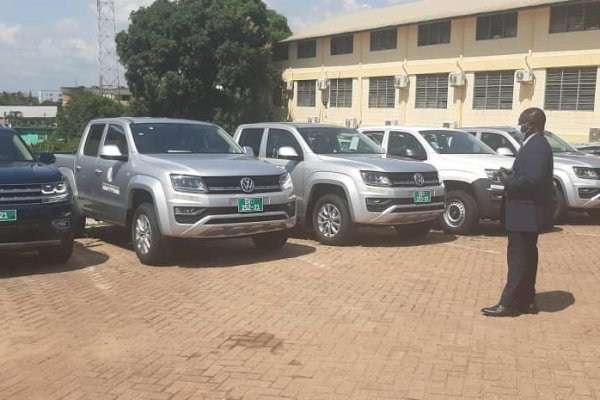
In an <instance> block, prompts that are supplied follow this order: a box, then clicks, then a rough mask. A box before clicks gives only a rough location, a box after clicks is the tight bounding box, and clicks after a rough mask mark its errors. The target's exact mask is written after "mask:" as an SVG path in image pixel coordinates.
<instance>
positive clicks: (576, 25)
mask: <svg viewBox="0 0 600 400" xmlns="http://www.w3.org/2000/svg"><path fill="white" fill-rule="evenodd" d="M551 10H552V11H551V12H550V33H560V32H577V31H592V30H598V29H600V3H598V2H597V1H595V2H589V3H583V4H565V5H559V6H553V7H552V8H551Z"/></svg>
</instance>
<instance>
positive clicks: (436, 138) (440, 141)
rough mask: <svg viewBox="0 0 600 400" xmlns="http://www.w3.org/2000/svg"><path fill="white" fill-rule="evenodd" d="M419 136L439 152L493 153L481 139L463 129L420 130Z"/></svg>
mask: <svg viewBox="0 0 600 400" xmlns="http://www.w3.org/2000/svg"><path fill="white" fill-rule="evenodd" d="M420 133H421V136H423V137H424V138H425V140H426V141H427V143H429V145H430V146H431V147H432V148H433V149H434V150H435V151H436V152H437V153H439V154H495V153H494V151H493V150H492V149H490V148H489V147H488V146H486V145H485V144H484V143H483V142H482V141H480V140H478V139H477V138H474V137H473V136H472V135H470V134H469V133H467V132H463V131H436V130H428V131H421V132H420Z"/></svg>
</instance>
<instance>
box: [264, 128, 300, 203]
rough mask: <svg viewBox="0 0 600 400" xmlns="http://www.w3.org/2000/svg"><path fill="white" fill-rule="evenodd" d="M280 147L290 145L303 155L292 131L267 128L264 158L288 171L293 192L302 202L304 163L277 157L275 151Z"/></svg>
mask: <svg viewBox="0 0 600 400" xmlns="http://www.w3.org/2000/svg"><path fill="white" fill-rule="evenodd" d="M282 147H292V148H293V149H294V150H296V153H298V155H299V156H300V157H302V158H303V157H304V151H302V146H300V142H299V141H298V140H297V139H296V137H295V136H294V134H293V133H292V132H290V131H288V130H286V129H278V128H269V130H268V132H267V141H266V144H265V148H264V158H265V160H267V161H268V162H270V163H272V164H275V165H278V166H280V167H282V168H284V169H285V170H287V171H288V172H289V173H290V175H291V176H292V182H294V193H295V194H296V196H297V198H298V202H299V203H302V202H303V200H304V194H303V193H302V189H303V186H304V163H303V162H302V161H295V160H283V159H280V158H278V157H277V153H278V151H279V149H280V148H282Z"/></svg>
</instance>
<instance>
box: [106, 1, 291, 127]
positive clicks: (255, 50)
mask: <svg viewBox="0 0 600 400" xmlns="http://www.w3.org/2000/svg"><path fill="white" fill-rule="evenodd" d="M289 35H290V30H289V27H288V25H287V21H286V19H285V17H283V16H281V15H279V14H277V13H276V12H275V11H272V10H268V9H267V7H266V5H265V4H264V3H263V2H262V1H261V0H180V1H176V2H172V1H169V0H156V1H155V2H154V3H153V4H152V5H150V6H149V7H147V8H141V9H140V10H138V11H136V12H134V13H132V14H131V24H130V25H129V28H128V30H127V31H124V32H120V33H119V34H118V35H117V39H116V40H117V52H118V54H119V57H120V59H121V62H122V63H123V65H124V66H125V69H126V73H125V76H126V78H127V83H128V84H129V87H130V89H131V91H132V93H133V97H134V99H135V100H134V103H133V105H132V110H134V111H133V112H134V113H143V114H146V115H148V116H162V117H179V118H190V119H199V120H205V121H213V122H215V123H218V124H220V125H222V126H223V127H224V128H226V129H232V128H234V127H235V126H236V125H237V124H239V123H243V122H251V121H255V120H261V119H262V120H264V119H269V118H270V117H271V116H272V115H273V113H274V107H273V104H272V93H273V92H274V89H275V87H277V86H278V85H280V83H281V76H280V72H279V71H277V69H276V68H275V67H274V66H273V63H272V60H271V56H272V54H271V51H272V50H271V49H272V44H273V43H274V42H276V41H278V40H281V39H283V38H285V37H287V36H289Z"/></svg>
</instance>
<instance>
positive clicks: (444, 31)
mask: <svg viewBox="0 0 600 400" xmlns="http://www.w3.org/2000/svg"><path fill="white" fill-rule="evenodd" d="M450 32H451V23H450V21H444V22H434V23H432V24H421V25H419V40H418V44H419V46H429V45H432V44H443V43H450Z"/></svg>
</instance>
